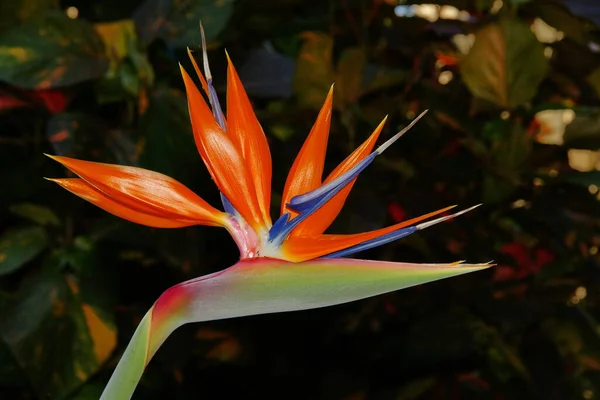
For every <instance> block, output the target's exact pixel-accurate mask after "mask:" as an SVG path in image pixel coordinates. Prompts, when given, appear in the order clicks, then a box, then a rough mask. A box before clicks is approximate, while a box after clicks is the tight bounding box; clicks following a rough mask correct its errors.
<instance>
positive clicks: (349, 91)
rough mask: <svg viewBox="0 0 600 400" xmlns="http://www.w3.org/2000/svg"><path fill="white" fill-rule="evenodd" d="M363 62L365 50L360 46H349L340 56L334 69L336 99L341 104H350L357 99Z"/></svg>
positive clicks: (359, 91)
mask: <svg viewBox="0 0 600 400" xmlns="http://www.w3.org/2000/svg"><path fill="white" fill-rule="evenodd" d="M365 64H366V59H365V52H364V49H362V48H360V47H351V48H349V49H347V50H346V51H344V52H343V53H342V55H341V56H340V59H339V61H338V64H337V71H336V83H337V86H336V92H337V96H336V99H337V100H338V101H339V102H341V104H343V105H345V104H351V103H353V102H355V101H357V100H358V97H359V96H360V94H361V89H362V78H363V71H364V69H365Z"/></svg>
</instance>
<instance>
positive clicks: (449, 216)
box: [416, 203, 481, 230]
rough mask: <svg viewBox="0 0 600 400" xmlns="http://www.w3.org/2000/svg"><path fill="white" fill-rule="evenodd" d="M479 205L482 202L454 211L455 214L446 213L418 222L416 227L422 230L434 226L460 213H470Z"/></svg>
mask: <svg viewBox="0 0 600 400" xmlns="http://www.w3.org/2000/svg"><path fill="white" fill-rule="evenodd" d="M479 206H481V203H480V204H477V205H475V206H473V207H469V208H467V209H465V210H462V211H459V212H457V213H454V214H452V215H446V216H445V217H440V218H436V219H434V220H432V221H427V222H423V223H422V224H418V225H417V226H416V228H417V229H418V230H422V229H425V228H429V227H430V226H433V225H436V224H439V223H440V222H444V221H448V220H449V219H452V218H455V217H458V216H459V215H463V214H466V213H468V212H469V211H472V210H474V209H476V208H477V207H479Z"/></svg>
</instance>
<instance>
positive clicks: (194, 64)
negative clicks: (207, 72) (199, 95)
mask: <svg viewBox="0 0 600 400" xmlns="http://www.w3.org/2000/svg"><path fill="white" fill-rule="evenodd" d="M187 53H188V57H189V58H190V61H192V65H193V66H194V70H195V71H196V75H198V79H200V83H201V84H202V90H204V93H206V95H207V96H208V83H207V82H206V78H205V77H204V74H203V73H202V71H200V68H199V67H198V64H197V63H196V59H195V58H194V55H193V54H192V51H191V50H190V48H189V47H188V48H187Z"/></svg>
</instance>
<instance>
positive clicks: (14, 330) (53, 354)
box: [0, 259, 116, 399]
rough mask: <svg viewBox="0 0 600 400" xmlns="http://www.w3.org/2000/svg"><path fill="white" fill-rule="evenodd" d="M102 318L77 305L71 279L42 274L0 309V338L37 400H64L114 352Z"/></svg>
mask: <svg viewBox="0 0 600 400" xmlns="http://www.w3.org/2000/svg"><path fill="white" fill-rule="evenodd" d="M50 264H55V260H54V259H52V260H51V262H50V263H49V266H50ZM49 269H52V268H49ZM106 315H110V314H107V313H99V312H98V311H97V309H96V308H95V307H94V306H92V305H89V304H87V303H86V302H85V301H84V300H83V299H82V295H81V290H80V288H79V283H78V281H77V279H76V278H75V277H74V276H68V275H67V276H65V275H63V274H60V273H56V272H50V271H46V272H42V273H41V274H40V275H39V276H37V277H36V278H35V279H33V280H30V281H28V282H27V284H26V285H25V286H24V287H23V288H22V289H21V290H20V291H19V293H18V294H17V295H16V296H15V298H14V299H13V301H11V302H10V304H8V306H7V307H5V309H4V311H3V313H2V315H0V335H1V337H2V339H3V340H4V342H5V343H6V344H7V345H8V347H9V348H10V349H11V352H12V354H13V355H14V357H15V358H16V360H17V362H18V364H19V365H20V367H21V368H22V369H23V370H24V371H25V374H26V375H27V377H28V378H29V380H30V382H31V383H32V385H33V387H34V389H35V390H36V392H37V393H38V395H39V396H40V398H45V397H46V396H48V397H50V398H52V399H64V398H65V397H66V396H67V395H68V394H69V393H71V392H72V391H73V390H75V389H76V388H77V387H79V386H80V385H81V384H82V383H83V382H85V381H86V380H87V379H88V378H89V377H90V376H91V375H92V374H94V373H95V372H96V371H97V370H98V368H99V367H100V365H101V364H102V363H103V362H104V361H106V359H107V358H108V357H109V355H110V354H111V352H112V350H113V349H114V346H115V344H116V332H115V328H114V326H113V322H112V320H110V319H108V320H107V319H106Z"/></svg>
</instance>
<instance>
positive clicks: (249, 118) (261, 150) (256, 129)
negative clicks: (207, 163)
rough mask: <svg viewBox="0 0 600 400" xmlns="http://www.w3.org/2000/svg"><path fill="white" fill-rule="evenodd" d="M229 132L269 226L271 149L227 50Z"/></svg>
mask: <svg viewBox="0 0 600 400" xmlns="http://www.w3.org/2000/svg"><path fill="white" fill-rule="evenodd" d="M227 61H228V68H227V121H228V122H227V133H228V134H229V137H230V138H231V140H232V141H233V142H234V143H235V144H236V146H237V147H238V149H240V151H241V152H242V157H243V158H244V161H245V163H246V167H247V169H248V171H250V177H251V179H252V180H253V181H254V188H255V189H256V197H257V199H258V205H259V207H260V210H261V212H262V217H263V221H264V223H265V225H266V226H269V227H270V226H271V215H270V212H269V211H270V205H271V152H270V151H269V144H268V143H267V138H266V137H265V133H264V132H263V129H262V127H261V126H260V123H259V122H258V119H257V118H256V114H254V110H252V105H251V104H250V99H248V95H247V94H246V91H245V90H244V87H243V86H242V82H241V81H240V77H239V76H238V74H237V72H236V70H235V68H234V66H233V63H232V62H231V60H230V59H229V54H227Z"/></svg>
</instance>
